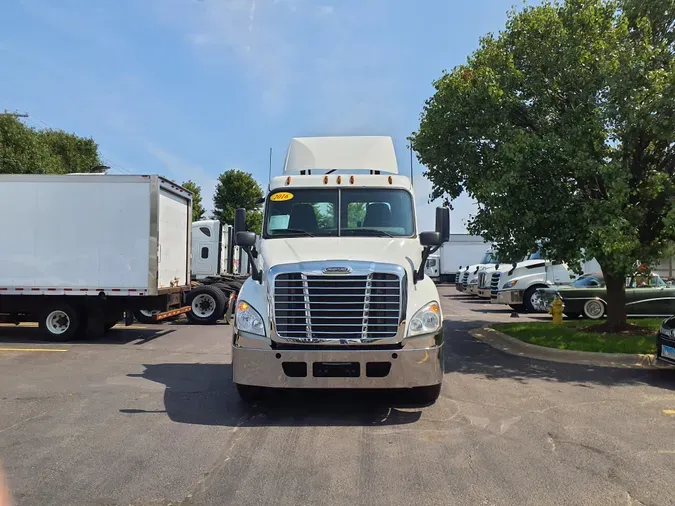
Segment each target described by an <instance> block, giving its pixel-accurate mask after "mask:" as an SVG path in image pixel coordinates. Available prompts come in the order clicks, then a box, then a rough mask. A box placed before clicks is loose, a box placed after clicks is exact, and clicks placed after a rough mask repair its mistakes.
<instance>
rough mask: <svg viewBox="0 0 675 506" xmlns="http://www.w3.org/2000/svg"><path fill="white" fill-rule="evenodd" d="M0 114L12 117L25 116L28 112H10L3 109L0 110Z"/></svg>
mask: <svg viewBox="0 0 675 506" xmlns="http://www.w3.org/2000/svg"><path fill="white" fill-rule="evenodd" d="M0 116H11V117H12V118H27V117H28V114H26V113H21V112H10V111H8V110H7V109H5V111H4V112H0Z"/></svg>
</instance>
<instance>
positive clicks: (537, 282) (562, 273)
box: [490, 251, 599, 313]
mask: <svg viewBox="0 0 675 506" xmlns="http://www.w3.org/2000/svg"><path fill="white" fill-rule="evenodd" d="M582 269H583V271H584V272H597V271H598V270H599V265H598V263H597V261H595V260H590V261H587V262H585V263H584V264H583V265H582ZM576 277H577V275H576V274H575V273H574V272H573V271H572V270H571V269H570V268H569V267H568V266H567V264H565V263H557V262H551V261H550V260H546V259H545V258H544V257H543V256H542V255H541V252H540V251H536V252H535V253H532V254H531V255H529V256H528V257H527V258H526V259H525V260H523V261H521V262H518V263H516V264H513V265H510V266H504V265H502V266H500V268H499V269H498V270H496V271H494V272H492V274H491V278H490V289H491V294H490V298H491V301H492V303H494V304H506V305H509V306H510V307H511V308H512V309H513V310H514V311H523V310H524V311H528V312H532V313H534V312H540V311H545V310H546V305H545V304H544V302H543V301H542V300H541V294H540V293H539V292H538V289H539V288H547V287H549V286H552V285H569V284H571V283H572V282H573V281H574V280H575V279H576Z"/></svg>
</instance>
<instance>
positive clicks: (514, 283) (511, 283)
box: [502, 280, 518, 290]
mask: <svg viewBox="0 0 675 506" xmlns="http://www.w3.org/2000/svg"><path fill="white" fill-rule="evenodd" d="M517 282H518V281H516V280H513V281H507V282H506V283H504V284H503V285H502V289H504V290H506V289H508V288H513V287H514V286H516V283H517Z"/></svg>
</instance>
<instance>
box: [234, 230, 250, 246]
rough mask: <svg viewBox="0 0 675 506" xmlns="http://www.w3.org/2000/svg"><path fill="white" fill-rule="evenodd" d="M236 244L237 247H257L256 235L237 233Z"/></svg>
mask: <svg viewBox="0 0 675 506" xmlns="http://www.w3.org/2000/svg"><path fill="white" fill-rule="evenodd" d="M234 242H235V244H236V245H237V246H242V247H243V248H250V247H251V246H255V233H254V232H248V231H246V232H237V234H236V235H235V236H234Z"/></svg>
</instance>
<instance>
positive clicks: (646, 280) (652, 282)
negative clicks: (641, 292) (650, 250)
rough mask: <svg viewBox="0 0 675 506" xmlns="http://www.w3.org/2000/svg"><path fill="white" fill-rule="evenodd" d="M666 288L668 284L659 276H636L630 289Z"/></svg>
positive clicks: (631, 281)
mask: <svg viewBox="0 0 675 506" xmlns="http://www.w3.org/2000/svg"><path fill="white" fill-rule="evenodd" d="M661 286H666V282H665V281H663V280H662V279H661V276H659V275H658V274H654V275H651V276H649V275H647V276H640V275H638V276H635V277H633V278H632V279H631V280H630V288H658V287H661Z"/></svg>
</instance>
